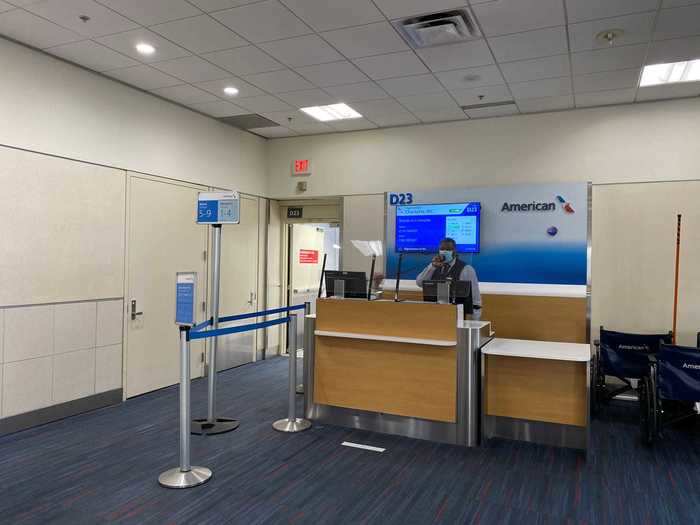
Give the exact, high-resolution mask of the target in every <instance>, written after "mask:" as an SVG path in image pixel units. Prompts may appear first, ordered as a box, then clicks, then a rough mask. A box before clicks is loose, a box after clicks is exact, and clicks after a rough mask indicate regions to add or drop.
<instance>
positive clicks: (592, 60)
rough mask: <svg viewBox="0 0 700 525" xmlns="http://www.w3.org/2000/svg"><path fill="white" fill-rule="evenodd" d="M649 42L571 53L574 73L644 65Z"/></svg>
mask: <svg viewBox="0 0 700 525" xmlns="http://www.w3.org/2000/svg"><path fill="white" fill-rule="evenodd" d="M647 48H648V45H647V44H640V45H636V46H623V47H613V48H609V49H596V50H595V51H583V52H581V53H573V54H572V55H571V66H572V68H573V71H574V75H583V74H586V73H597V72H600V71H614V70H617V69H631V68H639V67H642V64H643V63H644V57H646V54H647Z"/></svg>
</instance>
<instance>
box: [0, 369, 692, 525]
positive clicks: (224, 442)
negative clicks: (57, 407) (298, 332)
mask: <svg viewBox="0 0 700 525" xmlns="http://www.w3.org/2000/svg"><path fill="white" fill-rule="evenodd" d="M286 386H287V360H286V359H282V358H277V359H272V360H269V361H264V362H260V363H256V364H251V365H246V366H243V367H240V368H237V369H234V370H230V371H227V372H224V373H222V374H221V375H220V381H219V382H218V388H219V396H218V405H219V408H220V410H219V413H220V415H222V416H229V417H237V418H240V420H241V426H240V428H239V429H238V430H236V431H235V432H232V433H229V434H224V435H220V436H212V437H202V436H193V437H192V460H193V463H194V464H196V465H203V466H207V467H209V468H211V469H212V470H213V471H214V477H213V478H212V480H211V481H210V482H209V483H207V484H206V485H203V486H200V487H196V488H193V489H189V490H184V491H174V490H167V489H163V488H161V487H159V486H158V483H157V477H158V474H159V473H160V472H162V471H164V470H166V469H168V468H171V467H174V466H176V465H177V451H178V448H177V447H178V444H177V439H178V437H177V418H178V406H177V404H178V391H177V387H173V388H168V389H164V390H161V391H158V392H155V393H152V394H148V395H145V396H142V397H139V398H136V399H132V400H129V401H127V402H126V403H123V404H122V405H120V406H117V407H113V408H107V409H103V410H99V411H95V412H92V413H89V414H83V415H80V416H76V417H72V418H69V419H65V420H63V421H58V422H55V423H51V424H49V425H45V426H43V427H39V428H35V429H31V430H27V431H24V432H20V433H17V434H14V435H11V436H5V437H3V438H0V523H3V524H5V523H7V524H12V525H23V524H30V523H31V524H33V523H66V524H83V523H85V524H98V523H129V524H130V523H134V524H179V523H182V524H184V523H196V524H220V523H233V524H238V523H240V524H246V525H251V524H278V523H281V524H288V523H296V524H306V523H310V524H337V523H353V524H354V523H358V524H360V523H361V524H364V523H368V524H397V525H398V524H401V525H405V524H420V525H423V524H436V523H445V524H462V523H469V524H471V523H479V524H492V523H493V524H554V523H556V524H559V523H565V524H591V525H593V524H611V525H612V524H614V525H618V524H626V523H630V524H634V525H645V524H653V525H657V524H683V525H690V524H700V445H699V444H700V441H699V440H698V438H700V429H699V428H698V425H695V426H693V425H690V426H686V427H680V428H676V429H673V430H672V431H669V432H667V434H666V437H665V439H664V441H663V442H661V443H659V445H658V446H656V447H655V448H654V449H653V450H650V449H648V448H645V447H644V446H642V445H641V443H640V441H639V438H638V434H639V432H638V427H637V422H636V411H635V410H634V407H632V409H631V410H630V407H629V406H628V405H626V404H623V403H618V404H614V405H611V406H610V407H608V408H607V409H605V411H604V413H603V414H602V415H601V417H600V418H598V419H597V420H595V421H594V423H593V429H592V434H591V435H592V449H591V451H590V452H589V454H588V458H587V459H585V458H584V457H583V456H582V455H581V454H580V453H577V452H575V451H571V450H563V449H557V448H551V447H544V446H536V445H529V444H525V443H517V442H509V441H503V440H493V441H491V442H490V443H489V444H488V445H487V446H485V447H481V448H478V449H463V448H458V447H453V446H449V445H440V444H435V443H430V442H426V441H418V440H412V439H406V438H400V437H395V436H386V435H380V434H373V433H369V432H361V431H351V430H347V429H343V428H337V427H330V426H316V427H314V428H312V429H311V430H309V431H306V432H303V433H300V434H294V435H287V434H281V433H278V432H275V431H274V430H273V429H272V427H271V423H272V421H274V420H275V419H278V418H280V417H284V416H285V415H286V409H285V402H286V399H287V398H286ZM192 395H193V415H195V416H199V415H201V414H202V413H204V411H205V406H206V383H205V382H204V381H202V380H198V381H195V382H194V383H193V387H192ZM299 397H300V396H299ZM344 440H348V441H355V442H361V443H366V444H370V445H376V446H380V447H386V448H387V452H385V453H383V454H376V453H372V452H367V451H363V450H357V449H350V448H346V447H341V446H340V443H341V442H342V441H344Z"/></svg>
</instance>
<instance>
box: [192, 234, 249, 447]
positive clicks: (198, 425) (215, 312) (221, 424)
mask: <svg viewBox="0 0 700 525" xmlns="http://www.w3.org/2000/svg"><path fill="white" fill-rule="evenodd" d="M211 280H212V284H211V312H212V323H211V327H212V330H216V329H217V328H219V288H220V287H221V224H214V225H212V272H211ZM217 339H218V338H217V337H216V336H215V337H212V338H211V340H210V341H209V376H208V377H207V381H208V383H207V390H208V393H209V401H208V404H207V418H206V419H195V420H193V421H192V433H193V434H205V435H212V434H223V433H224V432H230V431H232V430H236V429H237V428H238V425H239V423H238V421H237V420H235V419H231V418H227V417H217V416H216V348H217Z"/></svg>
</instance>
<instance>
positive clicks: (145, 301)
mask: <svg viewBox="0 0 700 525" xmlns="http://www.w3.org/2000/svg"><path fill="white" fill-rule="evenodd" d="M129 188H130V189H129V203H130V205H129V232H128V237H129V242H128V270H127V271H128V275H127V280H128V295H127V301H126V302H127V312H126V325H127V329H126V364H125V368H126V374H125V375H126V377H125V385H126V395H127V397H132V396H137V395H139V394H143V393H145V392H150V391H152V390H156V389H158V388H163V387H166V386H170V385H173V384H175V383H177V382H179V380H180V366H179V356H178V353H179V347H178V343H179V333H178V329H177V326H175V323H174V316H175V273H176V272H186V271H195V272H197V274H198V282H197V304H198V305H200V304H202V301H204V300H205V297H206V290H207V274H206V262H205V257H204V252H205V250H206V248H207V232H208V227H207V226H201V225H197V224H196V223H195V210H196V205H197V192H198V191H201V190H205V189H206V188H196V187H193V186H186V185H180V184H174V183H170V182H161V181H156V180H152V179H147V178H141V177H137V176H131V177H130V178H129ZM132 301H135V306H136V311H137V312H143V314H141V315H138V316H136V319H135V320H132V316H131V304H132ZM198 317H199V318H200V319H201V320H204V318H205V313H204V312H203V311H201V310H200V312H199V316H198ZM203 349H204V344H203V343H202V342H201V340H200V341H193V342H192V344H191V356H192V377H199V376H201V375H202V371H203V361H204V359H203Z"/></svg>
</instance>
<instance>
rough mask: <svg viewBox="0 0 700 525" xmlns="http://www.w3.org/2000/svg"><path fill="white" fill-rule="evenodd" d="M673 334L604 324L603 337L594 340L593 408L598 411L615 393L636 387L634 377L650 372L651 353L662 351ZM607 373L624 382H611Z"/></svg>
mask: <svg viewBox="0 0 700 525" xmlns="http://www.w3.org/2000/svg"><path fill="white" fill-rule="evenodd" d="M672 339H673V334H672V333H671V332H667V333H665V334H631V333H625V332H615V331H613V330H606V329H605V328H603V327H602V326H601V327H600V339H598V340H596V341H594V345H595V352H594V355H593V357H592V359H591V381H592V383H593V384H592V388H591V410H592V412H593V413H595V412H597V411H598V409H599V408H600V405H601V404H603V403H607V402H609V401H610V400H611V399H613V398H614V397H615V396H619V395H620V394H623V393H625V392H629V391H633V390H634V387H633V386H632V382H631V381H630V380H631V379H637V380H639V379H642V378H643V377H646V376H647V375H648V373H649V356H650V355H652V356H653V355H655V354H656V353H657V352H658V351H659V345H660V344H661V343H667V344H670V343H671V342H672ZM606 376H612V377H616V378H617V379H619V380H620V381H621V382H622V385H620V386H614V387H613V386H611V385H608V384H607V383H606V381H605V377H606Z"/></svg>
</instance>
